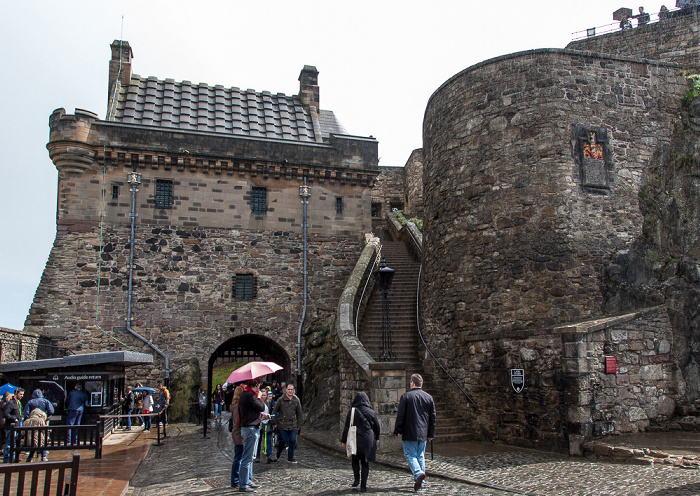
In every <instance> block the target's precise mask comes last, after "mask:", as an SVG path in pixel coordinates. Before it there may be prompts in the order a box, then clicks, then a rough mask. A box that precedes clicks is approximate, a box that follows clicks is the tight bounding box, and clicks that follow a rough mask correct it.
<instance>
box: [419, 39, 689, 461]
mask: <svg viewBox="0 0 700 496" xmlns="http://www.w3.org/2000/svg"><path fill="white" fill-rule="evenodd" d="M496 75H498V77H496ZM685 91H686V85H685V82H684V81H683V79H682V77H681V75H680V68H679V67H678V66H677V65H675V64H669V63H663V62H649V61H644V62H640V61H635V60H632V59H626V58H621V57H615V56H608V55H601V54H593V53H591V52H576V51H572V50H552V49H546V50H533V51H528V52H521V53H516V54H511V55H507V56H503V57H498V58H496V59H492V60H488V61H485V62H483V63H481V64H477V65H476V66H473V67H471V68H468V69H466V70H464V71H462V72H461V73H459V74H457V75H456V76H454V77H453V78H451V79H450V80H448V81H447V82H446V83H444V84H443V85H442V86H441V87H440V88H439V89H438V90H437V91H436V92H435V94H434V95H433V96H432V98H431V99H430V101H429V104H428V108H427V110H426V114H425V121H424V133H423V139H424V148H423V154H424V164H425V171H424V175H423V179H424V188H425V190H424V195H425V211H424V212H425V234H424V240H425V241H424V242H425V245H424V253H425V254H426V255H425V257H424V260H423V262H424V269H423V273H422V278H421V279H422V280H421V287H422V294H421V308H422V309H423V312H424V313H423V316H422V318H423V321H424V329H425V335H426V341H427V342H428V346H429V347H430V348H431V349H432V350H433V352H434V353H436V354H437V355H438V356H439V358H440V360H441V361H442V363H447V364H451V365H452V367H453V368H451V370H453V372H454V374H456V378H458V382H460V383H462V384H466V385H467V386H468V387H467V390H469V391H470V392H473V393H474V399H475V401H476V403H477V404H478V406H479V408H478V409H477V410H476V411H473V410H472V409H470V408H469V404H468V403H467V401H466V400H465V399H464V398H460V399H459V400H456V401H457V402H458V404H459V405H460V406H461V408H458V412H459V414H460V415H461V416H462V417H463V418H464V419H465V420H466V422H467V425H470V426H471V427H472V428H473V429H474V430H475V431H476V432H475V435H479V436H482V437H487V438H500V439H504V440H507V441H508V442H512V443H515V444H522V445H527V446H539V447H544V448H547V449H555V450H561V451H569V452H572V453H575V452H579V453H580V452H581V451H582V450H581V445H582V443H583V439H586V438H587V437H590V436H594V435H602V434H605V433H608V432H609V430H610V429H612V430H614V431H615V432H628V431H637V430H642V429H644V428H645V426H646V425H648V421H649V419H650V418H652V417H653V418H654V419H655V420H659V418H668V416H669V415H670V413H669V412H670V410H673V409H674V407H675V404H676V401H677V400H679V399H680V397H681V392H682V390H683V388H684V386H683V383H682V380H679V378H678V376H676V375H674V372H675V370H676V369H675V368H676V367H677V365H676V364H675V362H674V361H673V360H671V359H670V355H669V351H670V350H669V348H668V346H666V345H660V343H669V339H670V334H671V324H670V322H669V321H668V317H667V316H666V314H665V313H664V312H663V311H662V312H661V314H662V315H657V314H654V313H653V312H652V313H644V314H640V315H635V316H634V317H633V318H632V317H631V318H630V319H629V323H627V324H624V325H623V324H619V323H617V324H616V325H620V326H621V327H625V326H628V328H626V329H625V330H624V331H623V330H621V329H617V328H616V329H615V331H607V332H608V333H607V334H606V333H605V332H597V331H595V332H594V330H595V329H596V326H597V325H599V323H600V322H599V321H600V319H601V318H603V316H604V313H603V299H604V296H603V293H602V288H601V282H600V279H599V277H600V274H601V271H602V269H603V267H604V265H605V263H606V262H607V260H608V259H609V258H608V257H609V256H610V254H612V253H616V252H618V251H620V250H625V249H627V248H628V246H629V245H630V244H631V243H632V241H634V240H635V239H637V238H638V237H639V236H640V235H641V226H642V213H641V212H640V210H639V204H638V201H637V196H638V194H639V186H640V179H641V177H642V175H643V173H644V170H645V168H646V166H647V164H648V162H649V160H650V158H651V157H652V154H653V153H654V151H655V149H656V147H658V146H659V145H662V144H668V143H669V142H670V141H671V136H672V133H673V129H674V126H675V124H676V123H677V122H678V119H679V114H680V104H681V98H682V96H683V95H684V93H685ZM572 322H574V323H576V322H578V323H581V324H580V325H581V329H585V330H584V331H582V332H578V331H575V332H572V331H571V329H570V328H567V327H562V326H564V325H565V324H568V323H572ZM625 322H627V321H625ZM623 336H624V337H623ZM611 350H614V351H615V353H617V354H618V356H621V358H620V360H621V367H622V368H624V370H625V372H624V373H621V374H617V375H615V376H614V377H605V376H602V375H601V374H600V370H601V367H602V364H603V363H604V356H605V354H606V353H612V352H613V351H611ZM660 350H661V352H660ZM640 356H642V357H647V358H642V359H640ZM642 362H644V363H642ZM623 365H624V366H623ZM425 366H426V369H427V370H428V371H429V372H430V373H432V374H434V376H435V377H440V371H439V370H437V367H436V366H435V364H434V363H430V361H426V362H425ZM511 369H523V370H524V373H525V378H526V384H525V389H524V390H523V392H521V393H517V392H516V391H515V389H514V388H513V387H512V386H511V383H510V371H511ZM610 381H612V383H611V382H610ZM607 388H612V389H607ZM623 391H626V393H624V394H623V393H622V392H623ZM618 394H620V395H621V396H617V395H618ZM606 395H607V396H606ZM616 404H617V405H621V406H619V407H614V406H613V405H616ZM622 405H624V406H622ZM615 408H619V410H616V411H613V410H615ZM625 408H628V410H625V412H623V411H622V410H624V409H625ZM629 412H632V413H629ZM630 415H631V416H630ZM606 429H608V430H606Z"/></svg>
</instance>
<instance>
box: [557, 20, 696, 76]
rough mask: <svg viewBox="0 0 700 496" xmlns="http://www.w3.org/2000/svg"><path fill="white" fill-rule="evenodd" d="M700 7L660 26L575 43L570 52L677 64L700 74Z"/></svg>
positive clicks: (649, 26)
mask: <svg viewBox="0 0 700 496" xmlns="http://www.w3.org/2000/svg"><path fill="white" fill-rule="evenodd" d="M698 21H700V6H696V7H694V8H688V9H686V10H684V11H676V12H674V16H673V17H670V18H668V19H663V20H661V21H659V22H655V23H652V24H647V25H646V26H639V27H638V28H635V29H633V30H631V31H616V32H614V33H608V34H604V35H600V36H593V37H590V38H586V39H583V40H576V41H572V42H571V43H569V44H568V45H567V47H566V48H570V49H572V50H588V51H591V52H598V53H608V54H616V55H621V56H626V57H634V58H638V59H651V60H661V61H664V62H674V63H676V64H678V65H680V66H681V67H682V68H683V69H685V70H686V71H688V72H689V73H691V74H697V73H698V72H700V30H699V29H698Z"/></svg>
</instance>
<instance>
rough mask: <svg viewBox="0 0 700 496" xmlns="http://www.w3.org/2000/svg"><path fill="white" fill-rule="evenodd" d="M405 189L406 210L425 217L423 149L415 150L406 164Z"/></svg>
mask: <svg viewBox="0 0 700 496" xmlns="http://www.w3.org/2000/svg"><path fill="white" fill-rule="evenodd" d="M404 169H405V173H404V190H405V191H406V210H407V211H409V212H411V213H412V214H415V215H416V216H417V217H419V218H422V217H423V150H422V149H421V148H419V149H417V150H413V152H411V156H410V157H408V160H407V161H406V165H404Z"/></svg>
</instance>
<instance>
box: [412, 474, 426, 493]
mask: <svg viewBox="0 0 700 496" xmlns="http://www.w3.org/2000/svg"><path fill="white" fill-rule="evenodd" d="M424 480H425V474H420V475H419V476H418V478H417V479H416V482H415V484H413V490H414V491H418V490H419V489H420V488H421V487H423V481H424Z"/></svg>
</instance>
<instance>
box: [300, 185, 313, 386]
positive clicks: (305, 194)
mask: <svg viewBox="0 0 700 496" xmlns="http://www.w3.org/2000/svg"><path fill="white" fill-rule="evenodd" d="M299 196H301V204H302V205H303V209H304V218H303V220H302V224H301V226H302V228H303V231H304V247H303V248H302V252H304V274H303V276H304V296H303V299H304V309H303V310H302V313H301V318H300V319H299V332H298V333H297V389H298V391H299V396H301V395H302V394H303V388H304V386H303V384H302V377H301V329H302V327H303V326H304V320H305V319H306V303H307V299H308V297H307V283H308V278H307V275H306V263H307V254H308V252H309V244H308V241H307V230H308V228H309V224H308V222H307V221H308V219H307V216H306V211H307V206H308V204H309V197H310V196H311V188H309V187H308V186H307V185H306V176H304V185H303V186H300V187H299Z"/></svg>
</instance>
